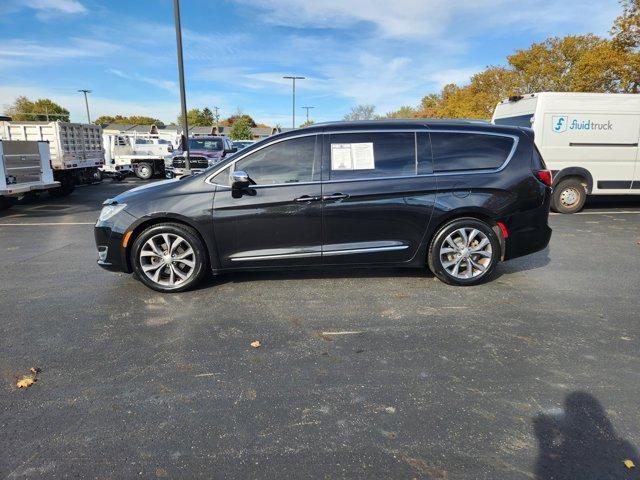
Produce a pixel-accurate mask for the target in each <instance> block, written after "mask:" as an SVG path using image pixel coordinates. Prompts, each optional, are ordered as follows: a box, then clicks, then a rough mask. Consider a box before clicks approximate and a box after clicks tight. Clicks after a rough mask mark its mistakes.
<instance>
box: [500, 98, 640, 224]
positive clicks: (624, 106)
mask: <svg viewBox="0 0 640 480" xmlns="http://www.w3.org/2000/svg"><path fill="white" fill-rule="evenodd" d="M492 122H493V123H495V124H496V125H516V126H520V127H530V128H533V131H534V132H535V143H536V145H537V147H538V149H539V150H540V152H541V153H542V157H543V158H544V161H545V162H546V164H547V166H548V167H549V169H550V170H551V171H552V172H553V185H554V193H553V199H552V208H553V210H555V211H557V212H562V213H575V212H578V211H580V210H581V209H582V207H583V205H584V202H585V200H586V197H587V195H628V194H636V195H640V153H639V151H638V142H639V139H640V94H612V93H555V92H543V93H532V94H527V95H518V96H514V97H510V98H509V99H507V100H504V101H502V102H500V103H499V104H498V105H497V106H496V109H495V112H494V113H493V119H492Z"/></svg>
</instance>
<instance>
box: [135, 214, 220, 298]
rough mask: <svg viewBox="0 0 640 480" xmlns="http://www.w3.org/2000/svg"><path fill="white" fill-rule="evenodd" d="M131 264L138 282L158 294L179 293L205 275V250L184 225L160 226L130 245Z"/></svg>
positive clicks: (162, 224) (192, 232)
mask: <svg viewBox="0 0 640 480" xmlns="http://www.w3.org/2000/svg"><path fill="white" fill-rule="evenodd" d="M131 263H132V264H133V271H134V272H135V274H136V276H137V277H138V279H139V280H140V281H141V282H142V283H144V284H145V285H146V286H147V287H149V288H152V289H154V290H157V291H158V292H182V291H184V290H187V289H189V288H191V287H193V286H195V285H196V284H198V283H199V282H200V281H201V280H202V278H203V277H204V276H205V275H206V273H207V269H208V268H207V267H208V264H209V263H208V260H207V250H206V248H205V246H204V244H203V242H202V240H201V239H200V237H199V236H198V234H197V232H196V231H195V230H194V229H193V228H191V227H188V226H186V225H182V224H177V223H161V224H159V225H153V226H151V227H149V228H147V229H146V230H145V231H143V232H142V233H141V234H140V235H139V236H138V237H137V238H136V240H135V242H133V246H132V248H131Z"/></svg>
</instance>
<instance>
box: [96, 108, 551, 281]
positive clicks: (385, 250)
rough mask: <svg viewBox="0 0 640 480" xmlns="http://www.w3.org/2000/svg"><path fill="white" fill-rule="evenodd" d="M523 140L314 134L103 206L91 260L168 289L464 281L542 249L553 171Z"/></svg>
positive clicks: (395, 126) (439, 128)
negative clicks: (363, 277)
mask: <svg viewBox="0 0 640 480" xmlns="http://www.w3.org/2000/svg"><path fill="white" fill-rule="evenodd" d="M533 140H534V139H533V131H532V130H531V129H529V128H524V127H505V126H495V125H491V124H488V123H484V122H475V121H437V120H388V121H387V120H384V121H362V122H338V123H326V124H317V125H313V126H311V127H308V128H303V129H298V130H294V131H291V132H287V133H284V134H280V135H275V136H272V137H269V138H267V139H264V140H262V141H260V142H258V143H255V144H254V145H252V146H250V147H248V148H246V149H245V150H242V151H241V152H238V153H237V154H235V155H232V156H230V157H228V158H226V159H225V160H224V161H223V162H221V163H218V164H216V165H215V166H213V167H211V168H209V169H207V170H205V171H204V172H201V173H199V174H197V175H192V176H188V177H183V178H181V179H174V180H167V181H162V182H158V183H155V184H151V185H145V186H143V187H139V188H134V189H133V190H129V191H128V192H125V193H122V194H121V195H118V196H117V197H115V198H113V199H109V200H107V201H105V202H104V208H103V209H102V212H101V213H100V218H99V219H98V222H97V223H96V226H95V238H96V244H97V247H98V257H99V259H98V264H99V265H100V266H102V267H104V268H107V269H109V270H116V271H123V272H127V273H131V272H135V274H136V275H137V277H138V278H139V279H140V280H141V281H142V282H143V283H144V284H146V285H147V286H149V287H151V288H153V289H155V290H158V291H162V292H178V291H183V290H185V289H188V288H190V287H193V286H194V285H196V284H197V283H198V282H199V281H200V280H202V278H203V277H204V276H205V275H206V274H207V273H209V272H213V273H220V272H227V271H237V270H258V269H274V268H296V269H299V268H301V267H319V266H337V265H340V266H344V265H355V266H406V267H419V268H424V267H426V266H428V267H429V268H430V269H431V271H432V272H433V273H434V274H435V275H436V276H437V277H438V278H439V279H441V280H442V281H444V282H446V283H449V284H452V285H473V284H477V283H479V282H481V281H484V280H485V279H487V278H489V277H490V276H491V273H492V272H493V271H494V270H495V267H496V265H497V264H498V262H499V261H500V260H508V259H511V258H515V257H519V256H522V255H526V254H529V253H533V252H536V251H538V250H541V249H544V248H545V247H546V246H547V244H548V243H549V239H550V237H551V229H550V228H549V226H548V225H547V222H548V216H549V201H550V198H551V174H550V172H549V171H548V170H546V167H545V165H544V162H543V160H542V158H541V156H540V154H539V153H538V151H537V149H536V147H535V146H534V143H533Z"/></svg>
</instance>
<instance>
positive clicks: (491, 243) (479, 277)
mask: <svg viewBox="0 0 640 480" xmlns="http://www.w3.org/2000/svg"><path fill="white" fill-rule="evenodd" d="M460 229H471V230H472V231H473V230H474V229H475V230H478V232H481V234H482V235H480V234H476V235H475V237H474V239H473V240H472V241H471V247H472V248H475V247H476V246H477V245H479V243H480V242H478V240H476V239H477V238H481V237H482V238H483V239H484V238H486V239H487V240H488V242H487V243H486V246H485V247H484V248H483V249H482V250H483V251H484V252H487V253H490V255H491V256H490V258H488V259H487V258H486V257H485V255H486V254H487V253H483V254H482V257H481V256H480V253H473V252H474V251H475V250H473V249H472V250H471V251H469V249H467V250H463V251H460V252H455V253H451V254H449V253H447V254H444V256H447V259H449V257H448V256H449V255H451V256H452V257H451V261H455V259H456V258H460V256H462V257H463V258H462V260H461V262H460V264H459V268H460V269H462V268H464V269H465V272H466V271H467V270H466V267H467V266H468V265H469V260H466V259H470V260H472V262H471V265H472V266H471V267H469V268H471V277H470V278H460V277H459V276H454V275H452V273H451V272H449V271H448V270H447V268H445V265H444V264H443V259H442V258H441V257H442V256H443V255H441V253H440V249H441V248H442V246H443V243H444V242H445V241H446V239H447V237H448V236H449V235H451V234H454V235H455V233H454V232H456V231H459V230H460ZM469 237H470V235H469ZM454 243H455V242H454ZM456 245H457V244H456ZM489 247H490V248H489ZM445 248H448V247H445ZM458 255H459V256H458ZM465 256H466V259H465V258H464V257H465ZM500 258H501V251H500V241H499V239H498V236H497V234H496V232H495V231H494V230H493V228H492V227H491V225H489V224H487V223H486V222H484V221H482V220H478V219H477V218H472V217H467V218H458V219H455V220H452V221H451V222H449V223H447V224H446V225H444V226H443V227H441V228H440V229H439V230H438V232H437V233H436V234H435V235H434V236H433V238H432V240H431V243H430V245H429V250H428V252H427V261H428V264H429V269H430V270H431V271H432V272H433V274H434V275H435V276H436V277H438V278H439V279H440V280H442V281H443V282H444V283H447V284H449V285H456V286H469V285H477V284H479V283H482V282H484V281H486V280H488V279H490V278H491V276H492V275H493V273H494V271H495V268H496V265H497V264H498V262H499V260H500ZM474 263H475V265H478V264H480V266H479V267H476V266H474ZM481 268H483V269H484V270H481ZM476 272H477V273H476Z"/></svg>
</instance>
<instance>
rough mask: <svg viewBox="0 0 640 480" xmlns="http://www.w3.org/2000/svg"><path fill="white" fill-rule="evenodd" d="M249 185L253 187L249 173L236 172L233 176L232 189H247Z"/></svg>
mask: <svg viewBox="0 0 640 480" xmlns="http://www.w3.org/2000/svg"><path fill="white" fill-rule="evenodd" d="M249 185H251V181H250V180H249V175H247V172H243V171H242V170H236V171H235V172H233V173H232V174H231V188H233V189H234V190H241V189H243V188H247V187H248V186H249Z"/></svg>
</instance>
